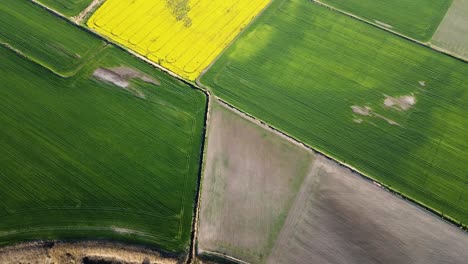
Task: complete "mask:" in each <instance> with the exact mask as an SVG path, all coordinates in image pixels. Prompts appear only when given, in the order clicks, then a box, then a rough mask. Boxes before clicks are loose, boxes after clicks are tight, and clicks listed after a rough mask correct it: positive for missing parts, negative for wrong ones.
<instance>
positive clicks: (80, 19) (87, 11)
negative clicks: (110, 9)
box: [73, 0, 106, 25]
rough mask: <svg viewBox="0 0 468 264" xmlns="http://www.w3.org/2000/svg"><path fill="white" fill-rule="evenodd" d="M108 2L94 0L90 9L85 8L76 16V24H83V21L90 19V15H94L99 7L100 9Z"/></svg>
mask: <svg viewBox="0 0 468 264" xmlns="http://www.w3.org/2000/svg"><path fill="white" fill-rule="evenodd" d="M105 1H106V0H93V2H91V4H89V6H88V7H86V8H85V10H83V11H82V12H81V13H80V14H79V15H78V16H76V17H75V18H74V19H73V20H74V21H75V23H76V24H78V25H79V24H81V22H83V20H84V19H85V18H86V17H88V14H90V13H93V12H94V11H95V10H96V9H97V8H98V7H100V6H101V5H102V4H103V3H104V2H105Z"/></svg>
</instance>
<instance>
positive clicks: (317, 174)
mask: <svg viewBox="0 0 468 264" xmlns="http://www.w3.org/2000/svg"><path fill="white" fill-rule="evenodd" d="M394 99H395V100H397V101H398V103H400V101H405V102H406V101H408V102H409V103H408V104H410V103H413V100H409V99H408V98H406V99H408V100H401V99H402V98H401V97H400V98H394ZM403 99H405V98H403ZM410 105H411V104H410ZM208 138H209V142H208V149H207V160H206V169H205V175H204V179H203V185H202V190H201V191H202V193H201V197H202V198H201V214H200V228H199V240H198V252H199V253H200V254H201V255H202V256H203V255H209V256H213V258H211V259H212V260H214V259H220V258H221V259H222V258H223V257H226V259H227V260H228V261H227V262H226V263H231V262H232V261H233V262H234V263H235V262H239V263H244V262H248V263H288V264H289V263H340V264H341V263H351V264H366V263H385V264H388V263H390V264H392V263H395V264H396V263H421V264H422V263H466V260H467V259H468V251H467V250H466V249H467V246H468V235H467V234H466V233H465V232H463V231H462V230H460V229H458V228H457V227H455V226H453V225H451V224H448V223H446V222H444V221H443V220H442V219H440V218H438V217H437V216H435V215H433V214H431V213H429V212H427V211H425V210H423V209H421V208H419V207H417V206H415V205H414V204H412V203H409V202H407V201H405V200H403V199H402V198H400V197H398V196H397V195H395V194H392V193H390V192H388V191H386V190H384V189H382V188H381V187H380V186H379V185H378V184H376V183H373V182H370V181H368V180H366V179H364V178H363V177H361V176H360V175H358V174H356V173H354V172H352V171H351V170H349V169H347V168H345V167H343V166H341V165H339V164H338V163H336V162H335V161H332V160H330V159H328V158H326V157H324V156H322V155H320V154H312V153H310V151H308V150H307V149H305V148H302V147H300V146H297V145H295V144H293V143H291V142H290V141H288V140H287V139H285V138H283V137H281V136H279V135H277V134H274V133H273V132H271V131H268V130H266V129H264V128H263V127H261V126H260V125H258V124H255V123H254V122H251V120H247V119H245V118H244V117H243V116H241V115H238V114H237V113H234V112H231V110H228V109H226V108H223V107H221V106H219V105H217V104H214V107H213V110H212V120H211V123H210V127H209V137H208ZM292 182H295V183H292ZM298 185H300V186H298ZM282 199H285V200H282ZM291 199H292V200H293V201H292V202H291ZM285 201H286V202H285ZM278 231H279V233H278ZM229 261H231V262H229ZM207 263H208V262H207Z"/></svg>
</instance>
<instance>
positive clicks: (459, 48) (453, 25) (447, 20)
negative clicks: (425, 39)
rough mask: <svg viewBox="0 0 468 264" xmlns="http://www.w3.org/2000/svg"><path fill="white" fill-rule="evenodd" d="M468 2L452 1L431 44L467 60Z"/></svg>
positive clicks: (464, 0) (462, 0)
mask: <svg viewBox="0 0 468 264" xmlns="http://www.w3.org/2000/svg"><path fill="white" fill-rule="evenodd" d="M467 14H468V1H467V0H453V3H452V6H451V7H450V9H449V10H448V12H447V14H446V15H445V17H444V20H442V23H441V24H440V25H439V28H438V29H437V31H436V33H435V34H434V36H433V37H432V41H431V42H432V44H434V45H436V46H438V47H440V48H443V49H445V50H448V51H450V52H453V53H455V54H457V55H459V56H462V57H464V58H465V59H468V16H467Z"/></svg>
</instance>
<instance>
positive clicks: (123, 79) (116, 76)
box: [93, 67, 161, 99]
mask: <svg viewBox="0 0 468 264" xmlns="http://www.w3.org/2000/svg"><path fill="white" fill-rule="evenodd" d="M93 76H94V77H96V78H97V79H99V80H101V81H104V82H109V83H112V84H114V85H116V86H118V87H120V88H122V89H124V90H127V91H129V92H130V93H132V94H133V95H135V96H137V97H139V98H142V99H144V98H145V97H146V96H145V94H144V93H143V92H142V91H141V90H140V89H138V88H136V87H134V86H132V85H131V83H130V80H132V79H140V80H142V81H144V82H146V83H150V84H153V85H156V86H159V85H161V83H160V82H159V81H158V80H156V79H154V78H152V77H150V76H148V75H145V74H143V73H141V72H139V71H137V70H135V69H132V68H129V67H116V68H111V69H106V68H98V69H96V70H95V71H94V73H93Z"/></svg>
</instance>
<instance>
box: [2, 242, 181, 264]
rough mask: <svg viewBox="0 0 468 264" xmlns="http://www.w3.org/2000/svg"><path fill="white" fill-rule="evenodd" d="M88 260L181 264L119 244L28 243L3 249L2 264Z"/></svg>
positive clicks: (132, 263) (127, 263) (156, 254)
mask: <svg viewBox="0 0 468 264" xmlns="http://www.w3.org/2000/svg"><path fill="white" fill-rule="evenodd" d="M85 259H87V260H93V261H99V260H100V261H106V262H105V263H121V264H141V263H148V264H156V263H158V264H169V263H174V264H175V263H178V260H177V259H175V258H165V257H162V256H161V254H159V253H158V252H156V251H152V250H148V249H144V248H141V247H134V246H126V245H123V244H118V243H116V244H113V243H112V244H111V243H104V242H80V243H62V242H58V243H28V244H20V245H17V246H11V247H5V248H0V263H2V264H18V263H31V264H33V263H37V264H43V263H60V264H61V263H84V260H85Z"/></svg>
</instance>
